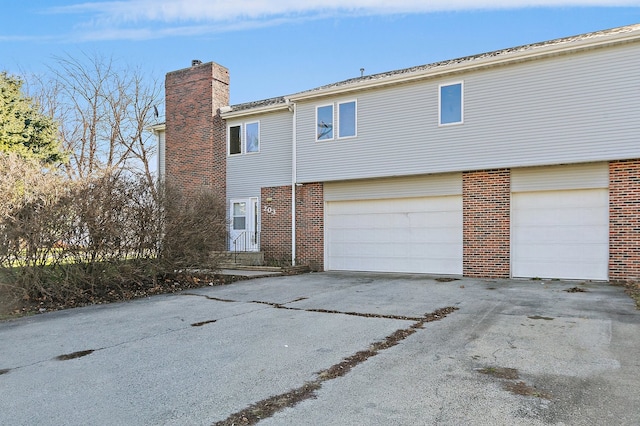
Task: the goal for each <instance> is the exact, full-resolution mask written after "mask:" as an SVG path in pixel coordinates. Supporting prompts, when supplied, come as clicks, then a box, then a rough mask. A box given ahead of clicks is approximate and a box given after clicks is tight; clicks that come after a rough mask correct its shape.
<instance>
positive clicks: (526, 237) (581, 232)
mask: <svg viewBox="0 0 640 426" xmlns="http://www.w3.org/2000/svg"><path fill="white" fill-rule="evenodd" d="M608 236H609V228H608V227H606V226H601V225H600V226H597V227H595V226H594V227H583V226H581V227H562V226H556V227H551V226H549V227H544V226H535V227H534V226H530V227H527V228H520V229H519V232H518V233H517V235H514V237H513V242H514V244H518V243H520V242H523V243H527V242H528V243H529V244H530V242H531V241H537V242H538V243H549V244H552V243H555V242H557V241H558V240H560V241H561V242H562V243H563V244H564V243H571V242H579V243H582V244H590V243H599V244H602V243H603V242H604V241H606V240H607V238H608Z"/></svg>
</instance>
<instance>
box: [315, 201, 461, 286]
mask: <svg viewBox="0 0 640 426" xmlns="http://www.w3.org/2000/svg"><path fill="white" fill-rule="evenodd" d="M325 208H326V211H325V238H326V239H325V241H326V263H327V264H326V267H327V269H328V270H349V271H378V272H415V273H434V274H456V275H459V274H462V196H460V195H449V196H432V197H413V198H396V199H378V200H349V201H331V202H327V203H326V206H325Z"/></svg>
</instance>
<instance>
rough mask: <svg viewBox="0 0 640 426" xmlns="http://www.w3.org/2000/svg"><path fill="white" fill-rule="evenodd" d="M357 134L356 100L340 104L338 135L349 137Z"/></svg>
mask: <svg viewBox="0 0 640 426" xmlns="http://www.w3.org/2000/svg"><path fill="white" fill-rule="evenodd" d="M355 135H356V101H350V102H343V103H340V104H338V137H339V138H349V137H354V136H355Z"/></svg>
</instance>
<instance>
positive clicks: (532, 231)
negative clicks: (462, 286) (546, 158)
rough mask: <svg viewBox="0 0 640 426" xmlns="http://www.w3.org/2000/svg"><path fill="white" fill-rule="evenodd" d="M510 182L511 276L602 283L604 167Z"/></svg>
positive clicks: (533, 174)
mask: <svg viewBox="0 0 640 426" xmlns="http://www.w3.org/2000/svg"><path fill="white" fill-rule="evenodd" d="M511 179H512V189H513V190H514V192H513V194H512V196H511V212H512V214H511V227H512V235H511V250H512V253H511V257H512V261H511V265H512V266H511V267H512V275H513V276H514V277H540V278H567V279H595V280H606V279H607V278H608V259H609V193H608V189H607V185H608V169H607V166H606V164H586V165H576V166H557V167H547V168H544V167H541V168H531V169H521V170H514V171H512V174H511Z"/></svg>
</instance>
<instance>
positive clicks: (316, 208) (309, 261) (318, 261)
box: [296, 183, 324, 271]
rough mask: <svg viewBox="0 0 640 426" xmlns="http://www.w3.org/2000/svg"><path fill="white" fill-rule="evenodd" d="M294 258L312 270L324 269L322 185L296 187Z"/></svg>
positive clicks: (312, 184) (306, 184)
mask: <svg viewBox="0 0 640 426" xmlns="http://www.w3.org/2000/svg"><path fill="white" fill-rule="evenodd" d="M296 258H297V260H296V261H297V263H298V264H300V265H308V266H309V267H310V268H311V270H312V271H322V270H324V185H323V184H322V183H305V184H304V185H302V186H298V187H296Z"/></svg>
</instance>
